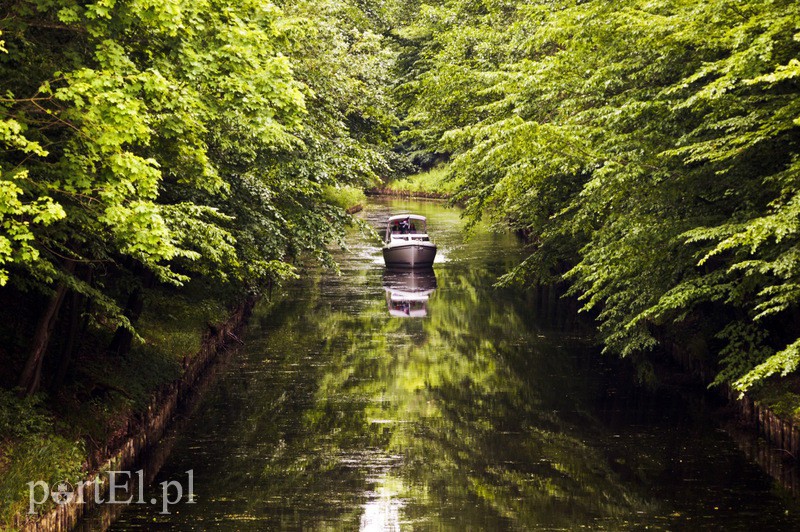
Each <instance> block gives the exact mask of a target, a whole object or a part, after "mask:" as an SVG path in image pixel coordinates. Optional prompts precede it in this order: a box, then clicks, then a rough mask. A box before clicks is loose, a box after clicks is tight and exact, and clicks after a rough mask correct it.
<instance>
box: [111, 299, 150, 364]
mask: <svg viewBox="0 0 800 532" xmlns="http://www.w3.org/2000/svg"><path fill="white" fill-rule="evenodd" d="M142 310H144V292H143V291H142V289H141V288H140V287H136V288H134V289H133V291H132V292H131V293H130V294H129V295H128V303H127V305H125V317H126V318H128V320H129V321H130V322H131V325H133V324H135V323H136V321H137V320H138V319H139V316H141V315H142ZM132 341H133V333H132V332H131V331H129V330H128V329H126V328H125V327H122V326H120V327H117V330H116V332H115V333H114V338H113V339H112V340H111V344H110V345H109V346H108V352H109V353H111V354H113V355H117V356H122V355H127V354H128V352H129V351H130V350H131V342H132Z"/></svg>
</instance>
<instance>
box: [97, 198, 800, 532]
mask: <svg viewBox="0 0 800 532" xmlns="http://www.w3.org/2000/svg"><path fill="white" fill-rule="evenodd" d="M400 211H412V212H417V213H420V214H423V215H425V216H427V217H428V220H429V222H428V225H429V228H430V232H431V234H432V236H433V237H434V239H435V240H436V242H437V244H438V245H439V256H438V258H437V263H436V264H435V267H434V273H433V274H427V275H425V274H419V275H417V274H413V275H412V274H398V273H393V272H386V271H385V268H384V266H383V263H382V258H381V255H380V248H379V247H378V245H377V243H376V242H374V241H372V240H370V239H369V238H367V236H365V235H363V234H362V233H360V232H359V231H355V230H354V231H353V233H352V235H351V238H352V240H351V242H350V249H349V250H347V251H346V252H337V255H336V256H337V259H338V261H339V262H340V265H341V273H340V274H339V275H337V274H335V273H333V272H330V271H323V270H320V271H315V272H314V273H312V274H311V275H309V276H304V277H303V279H301V280H298V281H296V282H293V283H291V284H289V285H288V286H287V287H285V289H284V293H283V294H281V296H280V298H279V299H278V302H275V303H273V304H272V305H271V306H270V305H266V304H265V305H262V306H261V307H260V308H259V309H257V310H256V312H255V315H254V317H253V318H252V320H251V324H250V326H249V329H248V332H247V336H246V338H245V340H246V342H245V343H246V346H245V347H242V348H241V349H239V350H238V351H237V352H236V353H235V354H234V355H233V356H231V357H230V358H229V360H227V362H225V363H224V367H223V369H222V371H221V372H220V375H219V377H218V378H217V379H216V380H215V382H214V383H213V384H212V385H211V386H210V388H209V389H208V390H207V391H206V392H205V393H204V394H203V396H202V398H201V400H200V403H199V405H198V406H197V408H195V409H194V411H193V413H192V414H191V416H190V417H189V418H188V419H186V420H185V423H184V424H183V426H182V428H181V430H180V431H179V433H178V434H177V435H176V436H174V437H173V438H172V441H170V442H169V444H170V446H171V454H170V456H169V458H168V459H167V460H166V462H165V463H164V465H163V467H161V468H160V471H159V472H158V474H157V476H156V478H155V480H154V482H152V483H151V484H150V485H149V487H148V488H147V491H146V496H145V499H146V500H150V499H151V498H152V499H156V498H158V499H160V498H161V493H162V491H161V490H162V486H160V485H159V483H161V482H165V481H171V480H176V481H179V482H182V483H183V484H184V485H185V483H186V479H187V475H186V471H188V470H192V474H193V479H192V480H193V492H194V499H195V500H194V503H193V504H186V501H183V502H182V503H178V504H175V505H174V506H172V507H171V508H170V513H169V514H161V513H159V512H160V511H161V510H162V507H161V506H160V505H151V504H134V505H130V506H128V507H127V508H126V509H125V510H124V511H123V512H122V513H121V515H119V517H118V518H117V519H116V521H115V522H114V523H113V525H112V529H114V530H132V529H139V530H152V529H175V530H207V529H208V530H215V529H226V530H267V529H272V530H278V529H290V530H295V529H311V530H322V529H324V530H358V529H361V530H412V529H413V530H506V529H512V530H541V529H545V530H572V529H577V528H588V529H609V530H620V529H631V530H633V529H636V530H639V529H643V528H650V529H664V530H667V529H668V530H674V529H700V528H706V529H725V530H753V529H764V530H773V529H800V509H798V504H797V503H796V501H795V500H794V499H792V498H791V497H790V496H789V495H788V494H787V493H786V492H785V491H784V490H783V489H782V488H779V487H778V486H776V485H775V483H774V482H773V481H772V480H771V479H770V478H769V477H768V476H767V475H766V474H764V473H763V472H762V471H761V470H760V469H759V468H758V467H757V466H756V465H754V464H753V463H751V462H749V461H748V460H747V459H746V458H745V456H744V455H743V454H742V453H741V452H740V451H739V449H738V448H737V446H736V445H735V444H734V442H733V441H732V440H731V439H730V437H729V436H728V435H727V434H726V433H725V432H723V431H722V430H720V429H718V428H717V427H716V425H715V422H714V420H713V418H712V417H711V416H712V412H711V408H710V407H709V405H708V404H706V403H707V400H706V399H704V398H703V397H702V396H686V395H685V394H682V393H680V392H679V391H678V390H676V389H674V387H670V386H663V387H661V388H657V389H655V390H653V389H651V387H645V386H639V385H637V384H635V383H636V380H635V379H634V377H633V374H634V373H635V371H634V370H633V369H632V368H631V367H630V365H629V364H623V363H620V362H619V361H617V360H613V359H610V358H604V357H602V356H601V355H599V353H598V350H597V348H596V347H595V346H594V345H593V343H592V330H591V328H590V327H589V326H587V324H585V323H583V322H581V320H579V319H578V318H577V313H576V308H575V305H574V303H570V302H568V301H565V300H563V299H559V298H557V297H556V295H555V292H554V291H548V290H531V291H522V290H520V289H509V288H502V289H501V288H496V287H494V286H493V285H494V283H495V281H496V279H497V277H498V275H500V274H502V273H504V272H506V271H508V269H509V268H510V267H511V266H512V265H513V264H515V263H517V262H518V260H519V258H520V255H521V253H522V249H521V247H520V243H519V242H518V241H517V239H516V238H515V237H514V236H513V235H509V234H497V233H492V232H491V231H489V230H487V229H486V228H485V227H477V228H475V229H474V230H472V231H471V232H467V231H465V230H464V223H463V221H462V220H461V218H460V216H459V212H458V211H457V210H454V209H448V208H445V207H444V206H443V205H442V204H441V203H437V202H409V201H398V200H375V201H371V202H370V204H369V205H368V206H367V208H366V209H365V211H364V212H363V214H362V216H363V218H364V219H365V220H366V221H367V222H368V223H369V224H370V225H372V226H373V227H375V228H376V229H379V228H381V225H382V223H383V221H384V220H385V219H386V217H387V216H388V215H390V214H395V213H397V212H400ZM88 523H89V524H90V523H91V521H89V522H88Z"/></svg>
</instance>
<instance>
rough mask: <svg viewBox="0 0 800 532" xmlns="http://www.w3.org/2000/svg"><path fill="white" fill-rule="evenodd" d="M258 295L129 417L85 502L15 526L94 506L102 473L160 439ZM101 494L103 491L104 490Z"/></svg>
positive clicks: (37, 526)
mask: <svg viewBox="0 0 800 532" xmlns="http://www.w3.org/2000/svg"><path fill="white" fill-rule="evenodd" d="M254 304H255V300H248V301H247V302H245V303H243V304H242V305H240V306H239V307H238V308H237V309H236V310H235V311H234V312H233V313H232V314H231V315H230V316H229V318H228V320H227V321H226V322H225V323H223V324H221V325H217V326H209V328H208V330H207V332H206V334H205V335H204V338H203V341H202V344H201V345H202V347H201V348H200V351H199V352H198V353H197V354H195V355H194V356H192V357H186V358H184V360H183V373H182V375H181V377H180V378H179V379H178V380H175V381H173V382H171V383H169V384H167V385H165V386H163V387H162V388H161V389H160V390H159V391H158V392H157V393H156V394H155V395H154V396H153V398H152V399H151V401H150V404H149V405H148V407H147V409H146V411H145V412H144V413H138V414H136V415H134V416H131V417H130V418H129V419H128V421H127V428H126V431H125V432H126V436H125V437H124V439H123V441H122V443H121V444H109V443H108V442H107V445H108V447H113V448H109V449H106V452H107V453H108V454H109V455H110V456H109V457H108V458H107V460H106V461H105V462H104V463H102V464H101V465H100V466H99V467H97V468H94V470H93V471H92V473H91V474H89V475H87V477H86V478H85V479H84V482H86V483H87V484H86V487H85V488H84V493H85V497H84V501H85V502H84V503H83V504H81V503H79V502H77V501H74V500H73V501H72V502H70V503H67V504H62V505H59V506H56V507H55V508H53V509H52V510H51V511H49V512H47V513H45V514H42V515H41V516H38V517H34V518H33V519H31V518H30V517H29V516H27V515H23V516H17V518H16V519H15V527H16V528H18V529H20V530H24V531H26V532H28V531H29V532H40V531H41V532H45V531H46V532H61V531H67V530H71V529H73V528H74V527H75V526H76V525H77V524H78V522H79V521H80V520H81V518H82V517H83V516H84V515H85V514H86V512H88V511H89V510H91V509H92V508H93V507H94V489H95V482H96V480H97V478H98V475H101V474H102V472H104V471H133V470H134V469H136V465H137V463H138V462H139V460H140V458H141V456H142V455H143V454H144V453H145V451H147V450H149V449H150V448H152V447H153V446H154V445H155V444H157V443H158V442H159V440H161V438H162V437H163V435H164V433H165V432H166V430H167V427H168V426H169V424H170V421H171V420H172V418H173V416H174V415H175V413H176V411H177V409H178V406H179V405H180V404H181V403H182V402H183V401H184V399H185V398H186V396H187V395H189V394H191V392H192V390H193V388H194V385H195V383H196V382H197V381H198V379H199V378H200V376H201V375H202V374H203V372H204V371H205V370H206V368H207V367H208V366H209V364H210V363H211V362H212V361H213V360H214V359H215V358H216V356H217V354H218V353H219V352H220V351H221V350H222V349H224V348H225V347H226V346H227V345H228V344H230V343H231V342H240V340H239V339H238V337H237V333H238V332H239V331H241V329H242V328H243V326H244V324H245V322H246V321H247V318H248V317H249V315H250V312H251V310H252V308H253V305H254ZM100 491H101V493H103V494H104V495H105V492H106V490H104V489H102V484H101V490H100Z"/></svg>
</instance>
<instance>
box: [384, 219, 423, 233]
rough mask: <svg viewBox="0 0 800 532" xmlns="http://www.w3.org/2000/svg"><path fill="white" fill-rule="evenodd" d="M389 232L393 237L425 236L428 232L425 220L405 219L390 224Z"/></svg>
mask: <svg viewBox="0 0 800 532" xmlns="http://www.w3.org/2000/svg"><path fill="white" fill-rule="evenodd" d="M389 231H390V232H391V234H392V235H420V234H422V235H424V234H426V232H427V227H426V226H425V220H415V219H414V218H404V219H402V220H393V221H391V222H390V223H389Z"/></svg>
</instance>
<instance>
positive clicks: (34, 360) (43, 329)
mask: <svg viewBox="0 0 800 532" xmlns="http://www.w3.org/2000/svg"><path fill="white" fill-rule="evenodd" d="M66 293H67V286H66V285H65V284H64V283H59V284H58V286H57V287H56V291H55V293H54V294H53V295H52V297H51V298H50V301H49V302H48V303H47V308H45V310H44V312H43V313H42V315H41V317H40V318H39V323H37V324H36V331H35V332H34V334H33V341H32V342H31V349H30V353H29V354H28V361H27V362H26V363H25V368H24V369H23V370H22V375H20V378H19V384H18V387H19V388H20V389H21V391H20V395H22V396H28V395H33V394H34V393H36V392H37V391H39V386H40V384H41V381H42V362H43V361H44V355H45V353H46V352H47V346H48V345H50V336H51V334H52V332H53V326H54V325H55V323H56V318H58V311H59V309H60V308H61V304H62V303H63V302H64V294H66Z"/></svg>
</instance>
